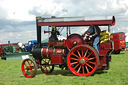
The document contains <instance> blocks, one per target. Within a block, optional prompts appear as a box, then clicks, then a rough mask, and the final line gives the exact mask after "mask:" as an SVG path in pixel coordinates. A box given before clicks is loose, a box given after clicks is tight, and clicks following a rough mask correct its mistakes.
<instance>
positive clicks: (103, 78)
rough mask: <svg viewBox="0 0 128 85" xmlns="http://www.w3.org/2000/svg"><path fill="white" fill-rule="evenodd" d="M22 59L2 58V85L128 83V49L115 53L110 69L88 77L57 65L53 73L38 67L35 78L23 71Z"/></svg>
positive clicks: (0, 79) (110, 84) (115, 84)
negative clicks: (42, 70) (27, 75)
mask: <svg viewBox="0 0 128 85" xmlns="http://www.w3.org/2000/svg"><path fill="white" fill-rule="evenodd" d="M22 61H23V60H8V61H6V60H1V59H0V85H128V74H127V73H128V51H123V52H121V54H118V55H115V54H113V55H112V62H110V69H109V70H104V71H96V72H95V74H94V75H93V76H88V77H78V76H75V75H73V74H72V73H71V72H70V71H69V70H61V69H60V68H58V67H55V69H54V71H53V72H52V73H51V74H44V73H42V72H41V70H40V69H38V71H37V74H36V76H35V77H34V78H26V77H24V75H23V74H22V71H21V64H22Z"/></svg>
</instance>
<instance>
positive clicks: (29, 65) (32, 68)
mask: <svg viewBox="0 0 128 85" xmlns="http://www.w3.org/2000/svg"><path fill="white" fill-rule="evenodd" d="M22 72H23V74H24V76H25V77H28V78H31V77H34V76H35V74H36V73H37V65H36V63H35V61H33V60H32V59H30V58H28V59H25V60H24V61H23V63H22Z"/></svg>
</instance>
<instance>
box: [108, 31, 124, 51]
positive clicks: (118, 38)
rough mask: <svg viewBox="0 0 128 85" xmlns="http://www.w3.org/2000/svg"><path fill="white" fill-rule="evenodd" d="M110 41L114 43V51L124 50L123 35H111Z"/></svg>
mask: <svg viewBox="0 0 128 85" xmlns="http://www.w3.org/2000/svg"><path fill="white" fill-rule="evenodd" d="M110 39H111V40H112V41H114V50H115V51H117V50H122V49H125V48H126V42H125V33H124V32H120V33H112V34H111V36H110Z"/></svg>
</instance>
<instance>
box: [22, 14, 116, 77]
mask: <svg viewBox="0 0 128 85" xmlns="http://www.w3.org/2000/svg"><path fill="white" fill-rule="evenodd" d="M94 19H95V20H93V19H92V18H86V17H59V18H57V17H54V18H53V17H52V18H42V17H37V18H36V24H37V47H33V49H32V51H31V53H32V54H33V57H34V60H32V59H30V58H28V59H25V60H24V61H23V63H22V72H23V74H24V76H25V77H28V78H31V77H34V76H35V74H36V73H37V69H38V68H41V70H42V71H43V72H44V73H51V72H52V71H53V69H54V65H59V67H60V68H64V67H65V68H66V69H70V71H71V72H72V73H73V74H75V75H77V76H89V75H92V74H93V73H94V72H95V71H96V70H97V69H102V70H104V69H106V70H107V69H109V62H110V61H111V55H110V54H111V51H112V50H113V42H111V41H108V42H104V43H101V44H100V49H99V54H98V53H97V51H96V50H95V49H94V48H93V47H92V43H90V42H89V41H88V40H87V38H86V39H85V40H84V39H83V37H82V36H81V35H79V34H70V35H68V36H67V39H66V40H58V39H57V34H59V33H58V31H57V30H56V27H67V29H68V27H71V26H90V25H98V26H108V31H109V30H110V26H113V25H115V18H114V16H113V17H96V18H94ZM41 26H49V27H51V28H52V31H51V37H49V41H48V46H43V45H42V44H41ZM49 32H50V31H45V33H49Z"/></svg>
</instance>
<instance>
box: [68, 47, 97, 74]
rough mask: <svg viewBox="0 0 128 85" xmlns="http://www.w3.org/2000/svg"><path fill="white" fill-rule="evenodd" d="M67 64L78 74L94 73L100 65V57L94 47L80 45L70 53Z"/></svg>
mask: <svg viewBox="0 0 128 85" xmlns="http://www.w3.org/2000/svg"><path fill="white" fill-rule="evenodd" d="M67 64H68V67H69V69H70V71H71V72H72V73H73V74H75V75H77V76H89V75H92V74H93V73H94V72H95V71H96V69H97V68H98V65H99V57H98V54H97V52H96V51H95V49H94V48H92V47H91V46H88V45H78V46H76V47H74V48H73V49H71V51H70V52H69V54H68V58H67Z"/></svg>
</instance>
